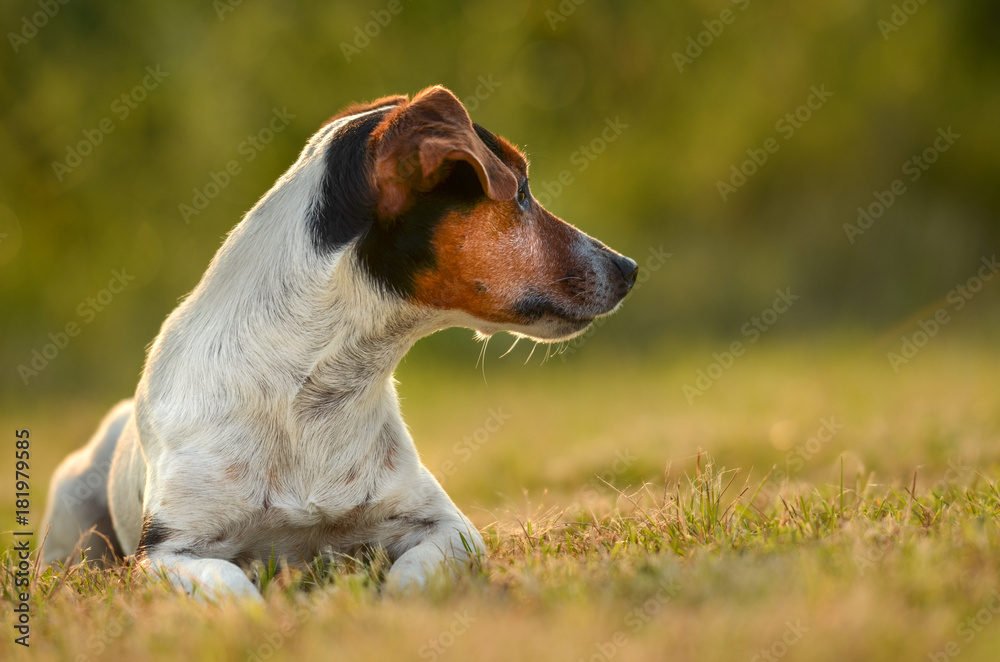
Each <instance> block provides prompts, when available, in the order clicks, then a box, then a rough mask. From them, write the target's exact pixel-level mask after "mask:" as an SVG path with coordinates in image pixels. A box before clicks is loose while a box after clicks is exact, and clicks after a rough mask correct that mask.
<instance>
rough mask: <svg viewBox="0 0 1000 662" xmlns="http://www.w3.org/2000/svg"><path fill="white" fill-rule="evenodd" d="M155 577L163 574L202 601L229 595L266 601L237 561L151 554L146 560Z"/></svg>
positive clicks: (242, 598) (145, 563) (151, 573)
mask: <svg viewBox="0 0 1000 662" xmlns="http://www.w3.org/2000/svg"><path fill="white" fill-rule="evenodd" d="M142 565H143V567H145V568H146V570H147V572H149V573H150V575H151V576H157V575H163V576H165V577H166V578H167V579H168V580H169V581H170V583H171V584H173V585H174V586H178V587H180V588H182V589H184V591H185V592H186V593H188V594H189V595H192V596H194V597H195V598H197V599H200V600H206V601H213V602H214V601H219V600H223V599H225V598H229V597H231V598H236V599H237V600H251V601H254V602H263V598H262V597H261V595H260V592H259V591H258V590H257V587H256V586H254V584H253V582H251V581H250V579H249V578H247V576H246V574H245V573H244V572H243V571H242V570H241V569H240V568H239V566H237V565H236V564H235V563H230V562H229V561H224V560H222V559H204V558H198V557H195V556H190V555H187V554H172V553H166V554H157V553H151V554H150V555H149V556H147V557H146V558H145V559H144V560H143V562H142Z"/></svg>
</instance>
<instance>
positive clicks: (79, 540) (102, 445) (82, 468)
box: [42, 400, 132, 565]
mask: <svg viewBox="0 0 1000 662" xmlns="http://www.w3.org/2000/svg"><path fill="white" fill-rule="evenodd" d="M130 416H132V401H131V400H126V401H124V402H121V403H119V404H118V405H116V406H115V407H114V409H112V410H111V411H110V412H109V413H108V415H107V416H105V417H104V420H103V421H102V422H101V425H100V427H99V428H98V430H97V432H96V433H95V434H94V436H93V437H92V438H91V440H90V441H89V442H88V443H87V445H86V446H84V447H83V448H81V449H79V450H77V451H75V452H74V453H72V454H70V455H69V456H67V457H66V459H65V460H63V461H62V463H61V464H60V465H59V467H58V468H57V469H56V471H55V474H53V476H52V484H51V486H50V488H49V498H48V503H47V504H46V509H45V517H44V522H45V525H44V526H45V528H47V529H48V535H47V537H46V539H45V547H44V549H43V551H42V560H43V561H44V562H45V564H46V565H48V564H51V563H53V562H55V561H62V562H64V563H68V562H69V561H70V560H71V559H72V558H73V555H74V553H76V552H77V551H78V550H79V551H84V552H85V553H86V557H87V558H88V559H94V560H98V561H102V562H104V563H108V562H109V561H111V560H112V558H113V557H115V556H117V557H122V556H123V554H122V549H121V546H120V544H119V542H118V539H117V536H115V532H114V528H113V527H112V522H111V514H110V512H109V510H108V494H107V483H108V475H109V474H110V471H111V457H112V455H113V453H114V451H115V447H116V445H117V443H118V439H119V437H120V436H121V432H122V429H123V428H124V427H125V424H126V423H127V421H128V419H129V417H130ZM91 529H93V530H94V531H95V532H96V533H94V534H90V533H88V531H90V530H91Z"/></svg>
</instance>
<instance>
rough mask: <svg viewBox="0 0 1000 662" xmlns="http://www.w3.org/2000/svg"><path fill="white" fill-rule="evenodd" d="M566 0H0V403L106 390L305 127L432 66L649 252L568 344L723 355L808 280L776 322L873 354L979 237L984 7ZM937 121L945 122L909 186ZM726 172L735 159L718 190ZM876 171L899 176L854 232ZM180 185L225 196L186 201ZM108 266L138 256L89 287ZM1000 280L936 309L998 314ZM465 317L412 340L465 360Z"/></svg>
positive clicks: (602, 221)
mask: <svg viewBox="0 0 1000 662" xmlns="http://www.w3.org/2000/svg"><path fill="white" fill-rule="evenodd" d="M578 2H579V4H577V3H574V2H572V1H571V0H562V1H560V0H548V1H539V2H529V1H528V0H496V1H494V0H482V1H473V2H462V3H426V2H425V3H420V2H408V1H404V2H401V3H399V4H398V5H397V4H391V3H389V2H388V1H387V0H385V1H383V0H372V1H371V2H336V1H335V2H275V1H263V0H255V1H253V2H249V1H247V2H241V3H239V4H235V3H232V2H225V1H224V0H219V1H217V2H214V3H213V2H209V1H207V0H206V1H203V2H196V3H188V2H183V3H167V2H154V1H153V0H135V1H133V2H128V3H112V2H81V1H75V2H69V3H68V4H65V5H61V4H58V2H56V1H55V0H51V1H49V0H41V1H40V2H39V0H31V1H16V2H13V1H12V2H5V3H3V5H2V6H0V25H3V28H4V32H5V42H6V43H4V44H3V45H2V47H0V113H2V125H0V154H2V155H3V158H0V269H2V274H3V277H2V278H0V298H2V311H3V313H2V321H0V328H2V337H3V356H2V365H0V370H2V371H3V374H4V379H3V380H2V389H3V391H2V393H0V395H2V397H3V398H4V400H3V401H4V403H5V406H6V407H5V408H12V407H18V406H20V404H24V405H27V404H28V403H31V404H33V405H35V406H39V407H44V408H45V410H47V411H50V412H51V411H53V407H55V405H56V403H58V402H59V401H60V400H59V399H60V398H63V397H68V396H73V397H80V396H82V397H85V398H88V399H93V401H94V402H97V401H106V402H110V399H111V398H115V397H123V396H126V395H128V394H129V393H130V392H131V391H132V390H133V389H134V385H135V382H136V379H137V376H138V373H139V371H140V369H141V365H142V359H143V354H144V348H145V346H146V345H147V344H148V343H149V342H150V341H151V340H152V339H153V337H154V336H155V335H156V332H157V329H158V327H159V325H160V324H161V322H162V321H163V319H164V318H165V316H166V315H167V314H168V313H169V312H170V310H171V309H172V308H173V307H174V306H175V305H176V302H177V300H178V299H179V298H180V297H181V296H182V295H183V294H184V293H186V292H187V291H189V290H190V289H191V288H192V287H193V286H194V285H195V283H196V282H197V281H198V279H199V278H200V276H201V274H202V272H203V271H204V269H205V267H206V265H207V263H208V261H209V259H210V258H211V256H212V254H213V253H214V251H215V250H216V249H217V248H218V246H219V245H220V242H221V239H222V237H223V236H224V234H225V233H226V232H227V231H228V230H229V229H230V228H231V227H232V226H233V225H234V224H235V223H236V222H237V221H238V220H239V218H240V217H241V215H242V214H243V213H244V212H245V211H246V210H248V209H249V208H250V207H251V206H252V205H253V204H254V202H255V201H256V200H257V199H258V198H259V197H260V196H261V195H262V194H263V193H264V192H265V191H266V190H267V189H268V188H269V187H270V186H271V184H272V183H273V182H274V180H275V179H276V178H277V177H278V176H279V175H280V174H281V173H282V172H283V171H284V170H285V169H286V168H287V167H288V166H289V165H290V164H291V163H292V162H293V160H294V159H295V158H296V155H297V153H298V151H299V150H300V149H301V147H302V145H303V144H304V142H305V140H306V139H307V138H308V136H309V135H310V134H311V133H313V132H314V131H315V130H316V129H317V127H319V126H320V125H321V124H322V123H323V122H324V121H325V120H326V119H327V118H328V117H329V116H330V115H332V114H334V113H335V112H337V111H338V109H340V108H341V107H343V106H344V105H346V104H347V103H349V102H351V101H358V100H366V99H372V98H375V97H378V96H381V95H385V94H393V93H407V94H411V95H412V94H415V93H416V92H417V91H419V90H420V89H421V88H423V87H425V86H427V85H431V84H434V83H442V84H444V85H446V86H448V87H449V88H451V89H452V90H453V91H454V92H455V93H456V94H457V95H458V96H459V97H461V98H462V99H464V100H465V101H466V104H467V106H468V107H469V109H470V111H471V115H472V117H473V119H474V120H475V121H477V122H479V123H480V124H483V125H485V126H486V127H488V128H490V129H492V130H494V131H495V132H498V133H501V134H503V135H505V136H507V137H508V138H510V139H511V140H512V141H513V142H515V143H517V144H519V145H520V146H521V147H522V148H524V149H525V150H526V151H527V152H528V153H529V154H530V156H531V159H532V171H531V172H532V186H533V190H534V191H535V194H536V196H538V197H539V198H540V199H542V200H543V201H544V202H546V203H547V205H548V207H549V208H550V209H551V210H552V211H553V212H555V213H556V214H558V215H560V216H562V217H563V218H565V219H567V220H569V221H570V222H572V223H574V224H576V225H577V226H579V227H581V228H582V229H584V230H585V231H587V232H589V233H591V234H593V235H595V236H597V237H599V238H601V239H602V240H604V241H606V242H607V243H609V244H610V245H612V246H613V247H615V248H617V249H618V250H620V251H622V252H624V253H627V254H629V255H632V256H633V257H636V258H637V259H638V260H639V261H640V263H641V264H642V263H645V262H646V260H647V259H649V258H650V257H651V256H653V255H654V254H655V253H656V251H660V250H662V251H665V252H667V253H670V254H671V257H670V258H669V259H666V260H664V261H662V263H654V266H658V267H659V268H657V269H655V270H650V271H649V272H648V273H646V274H645V276H646V280H645V281H644V282H643V285H642V287H641V288H640V289H639V290H637V291H636V292H635V294H634V295H633V296H632V297H631V298H630V300H629V301H628V303H627V305H626V306H625V308H624V309H623V311H622V312H621V313H619V314H618V316H616V317H615V318H614V319H613V320H612V321H611V322H610V323H608V324H606V325H605V326H602V327H601V328H600V329H599V330H598V332H597V334H595V335H594V336H593V337H592V338H593V339H588V341H587V349H586V351H587V352H591V351H592V352H599V353H600V352H603V353H606V354H612V355H627V354H633V355H634V354H639V353H642V352H646V351H649V350H651V349H654V348H655V349H656V351H657V356H664V357H665V358H664V359H663V360H664V361H667V362H669V361H670V360H671V358H670V357H671V356H679V355H681V354H684V353H685V347H686V343H689V342H690V341H691V340H693V339H697V340H698V342H699V343H702V344H705V346H706V347H709V349H710V350H711V348H713V347H718V348H720V349H721V348H723V347H726V346H728V343H729V342H730V341H732V340H741V339H744V340H745V338H746V336H745V335H744V334H742V333H741V328H742V325H743V324H744V323H746V322H747V321H748V320H750V319H751V317H752V316H754V315H759V314H760V313H761V311H762V310H764V309H765V308H767V307H768V306H770V305H771V302H772V300H773V299H774V296H775V294H774V292H775V290H776V289H779V288H781V289H785V288H789V289H790V291H791V292H792V293H794V294H796V295H798V296H800V297H801V298H800V299H799V300H798V301H797V302H796V304H795V306H794V307H793V308H792V310H791V311H789V312H788V313H786V314H783V315H782V316H781V317H780V319H779V321H778V322H777V323H776V324H774V325H773V330H770V331H768V336H767V341H768V342H775V341H778V340H782V339H788V338H794V339H797V340H803V339H804V340H805V342H808V339H809V338H812V337H829V336H831V335H837V334H841V333H842V332H845V331H846V332H848V333H849V334H850V337H852V338H853V337H865V338H871V339H872V340H873V342H875V343H876V345H877V344H878V343H880V342H881V343H882V344H881V345H880V347H881V348H882V349H881V351H882V352H885V351H890V350H892V349H893V348H894V347H895V345H898V343H899V336H900V333H902V332H904V331H906V330H907V329H908V328H909V329H911V330H912V329H913V328H915V327H913V326H912V325H913V324H914V323H915V322H916V321H917V320H918V319H919V317H920V316H921V315H926V314H928V311H930V312H933V310H934V309H935V308H936V307H938V306H940V305H945V303H944V302H945V297H946V295H947V293H948V292H949V291H950V290H951V289H952V288H954V287H955V286H956V285H959V284H962V283H965V282H966V280H967V279H968V278H969V277H971V276H973V275H975V273H976V271H977V269H978V268H979V264H980V260H981V259H982V258H983V257H984V256H985V257H989V256H992V255H993V254H994V253H995V252H996V247H997V243H998V239H1000V228H998V223H997V213H998V210H1000V186H998V185H997V184H998V171H1000V123H998V120H1000V48H998V44H1000V5H998V4H997V3H996V2H992V1H990V0H970V1H965V2H943V1H937V0H932V1H928V2H925V3H923V4H920V3H919V2H917V0H909V1H908V2H903V3H891V2H888V1H880V2H863V1H862V0H829V1H828V2H824V3H818V4H817V3H812V4H810V3H805V4H803V3H799V2H792V1H791V0H776V1H774V2H770V3H764V2H757V1H752V2H745V1H743V0H740V1H739V2H730V1H728V0H712V1H708V0H704V1H695V0H687V1H680V2H662V1H658V2H611V1H600V0H586V1H582V2H580V1H579V0H578ZM392 10H398V11H397V12H396V13H393V11H392ZM373 12H374V13H373ZM894 12H895V13H894ZM907 12H909V13H907ZM903 19H905V21H904V20H903ZM893 20H895V24H894V23H893ZM895 28H898V29H895ZM366 30H367V32H368V34H367V35H365V34H364V33H365V31H366ZM699 42H700V45H699ZM682 56H683V57H682ZM685 58H686V59H685ZM679 64H680V65H681V66H678V65H679ZM150 72H155V75H153V74H151V73H150ZM144 83H145V88H143V87H142V86H143V84H144ZM137 86H139V87H138V88H137ZM813 90H820V91H823V93H824V97H826V98H825V99H824V100H822V101H820V99H819V98H817V97H813V98H812V99H811V100H810V95H812V94H813V93H814V92H813ZM827 93H829V95H828V96H827ZM123 95H125V96H124V98H123ZM810 101H811V102H812V105H813V108H811V109H810V108H809V106H808V105H807V104H808V103H809V102H810ZM276 110H277V111H278V112H279V113H280V114H283V115H284V116H285V117H286V118H287V119H285V120H281V121H276V122H275V123H274V125H272V127H271V128H280V131H278V132H277V133H276V134H274V135H273V140H272V141H271V142H269V143H268V144H263V143H262V142H259V143H258V145H256V146H255V145H254V144H253V142H252V141H250V140H249V139H250V138H251V137H252V136H257V135H258V134H259V132H260V131H261V130H262V129H265V128H266V127H268V125H269V123H270V122H271V120H272V117H274V115H273V113H274V112H275V111H276ZM796 112H798V113H799V115H798V119H797V120H794V121H792V120H787V119H783V118H786V115H787V114H789V113H791V114H792V115H793V117H794V115H795V113H796ZM803 118H805V119H803ZM612 125H613V126H616V127H617V129H616V130H614V131H611V130H607V131H606V130H605V129H606V127H609V126H612ZM102 127H103V129H104V130H102ZM107 127H111V130H110V131H107ZM789 127H791V128H789ZM949 127H950V130H951V131H952V132H953V133H954V134H958V136H960V137H958V138H955V139H953V140H952V143H953V144H950V145H949V147H948V149H947V151H943V152H939V153H934V154H932V156H934V157H936V159H935V163H933V164H932V165H929V166H928V167H927V169H926V170H919V174H920V176H919V178H918V179H917V180H916V181H911V179H910V176H911V173H913V172H916V171H914V170H913V166H912V163H911V165H910V169H909V170H908V171H904V168H906V167H907V162H908V161H909V160H910V159H911V158H912V157H914V156H919V155H921V154H923V153H924V151H925V150H927V149H928V148H932V147H933V145H934V141H935V139H936V138H937V136H938V131H939V129H942V130H944V131H945V132H947V131H948V129H949ZM789 134H791V135H789ZM267 137H268V135H267V133H266V132H265V133H264V135H262V136H259V138H258V140H259V141H263V139H265V138H267ZM768 141H770V142H768ZM87 143H90V144H87ZM938 144H939V145H942V144H943V143H941V142H939V143H938ZM766 145H771V147H772V148H773V146H774V145H777V147H778V149H777V151H773V149H772V152H771V153H768V152H767V151H766V150H765V149H764V147H765V146H766ZM582 148H583V149H582ZM748 150H750V151H749V152H748ZM74 154H75V156H74ZM762 154H766V155H767V160H766V162H764V163H763V164H761V165H756V164H754V165H753V166H751V165H750V164H744V162H745V161H747V159H749V158H751V156H753V155H756V156H757V157H758V159H760V157H761V155H762ZM233 160H235V161H236V162H237V163H238V164H239V172H238V174H236V175H232V176H231V177H229V178H228V180H227V179H226V177H223V176H220V175H218V173H220V172H221V171H223V170H224V169H225V168H226V165H227V163H228V162H230V161H233ZM54 164H61V165H54ZM732 167H736V168H740V167H743V168H744V170H745V171H749V170H756V172H754V173H753V174H752V175H751V176H749V177H747V178H746V181H745V183H743V184H742V185H741V186H739V187H738V188H736V190H735V191H734V192H733V191H731V192H729V193H728V194H727V195H726V196H725V197H726V199H723V196H722V195H721V194H720V191H719V181H720V180H722V181H729V183H730V184H732V183H733V181H737V182H738V181H739V180H731V179H730V178H731V176H732V170H731V168H732ZM213 175H214V177H215V179H216V183H220V182H225V185H224V186H221V187H220V188H219V189H217V190H216V189H212V188H211V186H210V185H211V184H212V183H213ZM560 176H562V179H563V182H569V183H564V184H557V183H558V182H559V180H560ZM897 179H900V180H903V183H904V185H905V189H906V190H905V193H903V194H902V195H894V197H895V199H894V200H893V202H892V204H891V205H887V206H888V209H887V210H886V211H885V212H884V214H883V215H882V216H881V217H880V218H878V219H876V220H874V222H873V223H872V224H871V226H870V227H869V228H868V229H867V230H866V231H865V232H864V233H863V234H861V235H856V236H854V237H853V239H854V241H853V243H852V242H851V241H849V237H848V233H847V232H845V227H844V225H845V224H847V223H856V221H857V218H858V211H857V209H858V207H859V206H860V207H865V208H868V207H869V206H871V205H873V204H875V203H878V199H877V197H876V195H875V194H876V192H879V195H881V196H882V197H883V201H885V200H886V199H887V198H886V197H885V196H886V195H887V194H883V193H881V192H883V191H889V190H890V189H891V185H892V182H893V181H894V180H897ZM570 180H571V181H570ZM206 186H208V189H207V190H206ZM560 187H561V190H560ZM734 188H735V187H734ZM196 189H197V190H198V191H201V192H202V193H212V192H216V191H217V195H215V196H214V197H212V199H211V200H208V204H207V206H205V208H204V209H203V210H201V211H200V212H199V213H198V214H197V215H194V216H191V217H190V218H188V219H187V220H188V221H189V222H185V219H184V218H183V216H182V213H181V211H180V206H181V205H182V204H188V205H191V204H193V202H195V198H196ZM879 204H881V203H879ZM876 210H877V207H876ZM651 250H652V251H653V253H651V252H650V251H651ZM115 270H117V271H118V272H121V271H122V270H124V271H125V273H126V274H127V275H129V276H134V280H132V281H130V282H129V283H128V285H127V286H126V287H125V288H124V289H123V290H122V291H121V292H120V293H118V294H114V295H113V298H111V300H110V301H109V300H108V297H107V294H105V295H104V296H105V299H104V302H103V303H102V300H101V299H99V298H97V299H95V301H96V303H97V305H96V306H95V305H93V304H92V303H90V302H88V298H90V297H99V296H100V294H101V290H102V288H107V287H108V283H109V281H111V280H112V279H113V277H114V272H115ZM116 289H117V286H116ZM996 289H997V288H996V287H995V286H994V285H993V283H992V282H989V283H987V285H986V287H985V288H983V291H982V292H980V293H978V294H976V296H975V297H974V298H973V299H972V300H971V301H970V303H969V305H968V306H967V307H966V308H965V310H964V311H962V312H955V313H954V315H953V316H952V317H953V318H954V320H955V323H954V327H950V328H949V330H948V333H949V334H952V335H955V334H971V335H978V336H979V337H986V338H989V337H991V336H995V335H996V331H997V330H998V328H1000V320H998V305H997V304H998V301H1000V298H998V296H997V295H996ZM70 323H76V324H77V325H78V326H79V329H80V332H79V334H78V335H77V336H76V337H73V338H71V339H70V340H69V342H68V343H67V346H66V347H65V348H62V349H60V351H59V353H58V355H57V356H56V357H55V358H53V359H51V360H48V364H47V365H46V366H45V367H44V369H42V370H40V371H38V374H37V375H31V376H29V377H27V378H25V377H24V375H22V374H19V372H18V366H21V365H24V366H30V362H31V360H32V359H33V358H34V354H33V352H34V351H36V350H38V351H41V350H42V349H43V348H44V346H45V345H46V344H48V343H50V342H53V341H52V340H50V337H49V334H56V337H57V338H58V337H59V336H58V334H59V333H60V332H61V331H63V330H64V329H65V327H66V325H67V324H70ZM908 325H910V326H908ZM952 329H954V330H952ZM468 336H469V333H468V332H466V331H457V332H451V333H448V334H442V335H440V336H436V337H435V338H433V339H432V340H430V341H425V342H424V343H421V345H420V346H419V347H418V349H417V350H416V351H417V354H418V355H419V356H424V357H432V358H433V359H434V360H440V361H444V360H447V361H453V362H457V363H460V364H462V365H465V366H471V364H472V363H473V362H474V360H475V355H476V353H477V352H478V347H476V346H475V344H474V343H471V342H468V340H467V338H468ZM894 343H895V344H894ZM498 345H499V343H498ZM877 346H878V345H877ZM494 349H497V350H498V351H496V352H494V351H493V350H494ZM502 349H504V347H497V346H496V345H495V346H493V347H491V348H490V355H491V356H495V354H498V353H499V350H502ZM571 349H573V350H576V349H582V346H580V347H574V348H571ZM50 352H51V350H50ZM571 355H572V352H571ZM577 358H578V357H577V356H571V358H570V360H577ZM709 360H710V353H706V354H705V360H704V361H702V362H701V363H704V364H707V363H708V362H709ZM493 363H496V361H495V360H493ZM519 363H520V362H519V361H518V362H514V364H515V365H518V364H519ZM491 369H493V368H492V367H491ZM496 369H498V370H503V369H506V368H501V367H497V368H496ZM25 382H27V383H25ZM676 397H677V398H678V399H681V398H682V394H681V392H680V391H679V390H678V391H677V393H676ZM102 406H103V405H102Z"/></svg>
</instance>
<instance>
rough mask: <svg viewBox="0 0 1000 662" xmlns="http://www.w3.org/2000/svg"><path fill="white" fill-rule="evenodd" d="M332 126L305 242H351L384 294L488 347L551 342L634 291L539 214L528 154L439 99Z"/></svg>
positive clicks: (573, 233)
mask: <svg viewBox="0 0 1000 662" xmlns="http://www.w3.org/2000/svg"><path fill="white" fill-rule="evenodd" d="M331 123H332V124H333V125H334V126H333V127H332V128H331V129H330V130H331V131H332V132H333V133H332V135H331V139H330V142H329V144H328V147H327V148H326V154H325V160H326V166H325V167H326V173H325V175H324V183H323V193H322V196H321V200H320V202H319V204H316V205H314V206H313V209H312V212H311V216H312V218H311V219H310V227H311V230H312V233H313V237H314V241H315V243H316V245H317V247H318V248H320V249H321V250H337V249H340V248H341V247H342V246H344V245H346V244H347V243H348V241H347V240H348V239H349V238H353V237H354V236H356V237H357V242H356V243H354V244H353V245H354V246H355V250H356V251H357V257H358V259H359V261H360V263H361V264H362V265H363V267H364V270H365V271H366V272H367V273H368V274H369V275H370V276H371V277H372V278H373V279H374V281H375V283H377V284H378V285H379V286H380V287H383V288H384V289H385V290H386V291H388V292H390V293H392V294H394V295H396V296H400V297H403V298H405V299H407V300H408V301H410V302H412V303H413V304H415V305H417V306H422V307H425V308H429V309H434V310H440V311H452V312H457V313H462V314H464V315H459V316H457V317H459V318H462V319H463V323H464V324H465V325H468V326H471V327H472V328H474V329H476V330H477V331H479V332H481V333H484V334H491V333H494V332H496V331H511V332H514V333H519V334H523V335H526V336H529V337H532V338H535V339H540V340H559V339H565V338H569V337H571V336H573V335H575V334H577V333H579V332H581V331H582V330H584V329H585V328H586V327H587V326H588V325H589V324H590V323H591V322H592V321H593V320H594V318H596V317H598V316H600V315H604V314H607V313H609V312H611V311H613V310H614V309H615V308H616V307H617V306H618V305H619V303H620V302H621V301H622V299H623V298H624V297H625V295H626V294H628V292H629V290H630V289H631V288H632V285H633V284H634V283H635V279H636V274H637V266H636V263H635V262H634V261H633V260H631V259H629V258H627V257H625V256H623V255H620V254H619V253H616V252H615V251H613V250H611V249H610V248H608V247H607V246H605V245H604V244H602V243H601V242H599V241H598V240H596V239H593V238H592V237H589V236H587V235H586V234H584V233H583V232H580V231H579V230H577V229H576V228H574V227H573V226H572V225H569V224H568V223H566V222H564V221H562V220H560V219H559V218H557V217H556V216H554V215H553V214H551V213H549V212H548V211H547V210H545V209H544V208H543V207H542V206H541V205H540V204H539V203H538V202H537V201H536V200H535V199H534V198H533V197H532V195H531V189H530V187H529V184H528V163H527V161H526V159H525V157H524V155H523V154H521V152H520V151H518V150H517V149H516V148H514V147H513V146H512V145H511V144H510V143H508V142H507V141H506V140H504V139H503V138H500V137H498V136H496V135H494V134H492V133H490V132H489V131H487V130H486V129H484V128H482V127H480V126H478V125H474V124H473V123H472V121H471V120H470V118H469V115H468V113H467V112H466V111H465V108H464V107H463V106H462V104H461V102H459V100H458V99H457V98H456V97H455V96H454V95H453V94H452V93H451V92H449V91H448V90H446V89H445V88H443V87H431V88H428V89H426V90H424V91H423V92H421V93H420V94H418V95H417V96H416V97H415V98H414V99H413V100H412V101H410V100H407V99H406V98H405V97H391V98H386V99H382V100H380V101H377V102H375V103H373V104H368V105H366V106H352V107H350V108H348V109H346V110H345V111H343V112H342V113H340V114H339V115H338V116H336V117H334V118H333V120H331ZM358 154H361V155H362V156H361V157H360V160H359V158H358V157H357V155H358ZM466 316H467V317H466ZM470 318H471V319H470Z"/></svg>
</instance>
